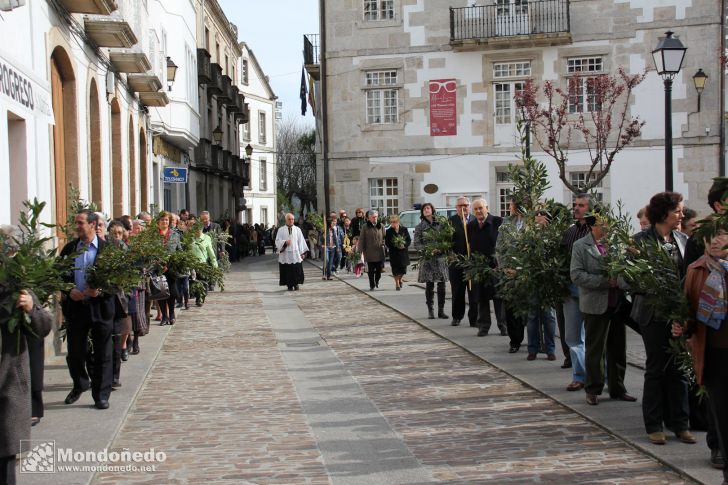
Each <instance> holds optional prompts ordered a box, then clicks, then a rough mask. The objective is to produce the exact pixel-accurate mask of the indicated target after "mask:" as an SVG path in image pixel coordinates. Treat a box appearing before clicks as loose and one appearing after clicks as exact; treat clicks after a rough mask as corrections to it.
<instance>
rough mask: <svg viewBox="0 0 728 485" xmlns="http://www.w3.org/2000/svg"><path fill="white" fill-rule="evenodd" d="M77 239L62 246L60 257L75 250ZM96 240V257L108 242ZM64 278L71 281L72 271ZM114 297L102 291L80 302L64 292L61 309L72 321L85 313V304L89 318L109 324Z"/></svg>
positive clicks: (113, 307)
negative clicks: (96, 295) (97, 242)
mask: <svg viewBox="0 0 728 485" xmlns="http://www.w3.org/2000/svg"><path fill="white" fill-rule="evenodd" d="M78 241H79V239H74V240H73V241H71V242H69V243H67V244H66V245H65V246H63V250H62V251H61V257H62V258H66V257H70V255H72V254H73V253H74V252H75V251H76V246H77V245H78ZM98 241H99V247H98V251H97V253H96V257H98V255H99V254H101V252H102V251H103V250H104V248H105V247H106V246H107V244H108V243H107V242H106V241H104V240H103V239H98ZM65 280H66V281H68V282H70V283H73V281H74V277H73V271H71V272H69V273H68V274H67V275H66V277H65ZM115 298H116V296H115V295H105V294H103V293H102V294H101V295H100V296H98V297H96V298H89V299H88V300H86V301H82V302H81V301H73V300H72V299H71V297H70V296H69V293H65V292H64V293H63V298H62V300H61V309H62V310H63V316H64V317H65V319H66V320H69V321H73V320H74V319H78V318H81V317H83V316H84V315H86V312H85V308H84V306H87V307H88V310H89V312H90V314H91V320H92V321H93V322H100V323H107V324H109V325H110V324H112V323H113V321H114V314H115V310H116V305H115Z"/></svg>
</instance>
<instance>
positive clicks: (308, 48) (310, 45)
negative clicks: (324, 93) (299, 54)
mask: <svg viewBox="0 0 728 485" xmlns="http://www.w3.org/2000/svg"><path fill="white" fill-rule="evenodd" d="M319 38H320V36H319V34H304V36H303V64H304V65H305V67H306V71H307V72H308V74H309V75H310V76H311V77H312V78H314V79H315V80H317V81H318V80H319V75H320V66H319V65H320V62H319V54H320V49H319Z"/></svg>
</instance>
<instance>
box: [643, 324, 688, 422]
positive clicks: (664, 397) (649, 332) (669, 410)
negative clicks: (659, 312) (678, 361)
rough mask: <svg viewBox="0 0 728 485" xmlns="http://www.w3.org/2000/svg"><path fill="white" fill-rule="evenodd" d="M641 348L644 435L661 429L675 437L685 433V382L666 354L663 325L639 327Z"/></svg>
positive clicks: (667, 344)
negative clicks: (643, 355)
mask: <svg viewBox="0 0 728 485" xmlns="http://www.w3.org/2000/svg"><path fill="white" fill-rule="evenodd" d="M642 341H643V342H644V344H645V353H646V354H647V360H646V361H645V386H644V391H643V393H642V416H643V418H644V421H645V429H646V430H647V432H648V433H654V432H656V431H662V430H663V427H662V424H663V422H664V423H665V426H666V427H667V428H668V429H669V430H671V431H673V432H675V433H677V432H680V431H685V430H687V429H688V425H689V423H688V416H689V410H688V381H687V378H686V377H685V375H684V374H683V373H682V371H680V369H678V367H677V366H676V365H675V359H673V358H672V354H670V351H669V348H670V328H669V327H668V325H667V323H665V322H651V323H650V324H649V325H643V326H642Z"/></svg>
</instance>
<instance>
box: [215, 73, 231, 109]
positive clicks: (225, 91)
mask: <svg viewBox="0 0 728 485" xmlns="http://www.w3.org/2000/svg"><path fill="white" fill-rule="evenodd" d="M217 102H218V103H222V104H230V103H233V102H234V101H233V80H232V79H230V76H228V75H227V74H223V75H222V83H221V85H220V93H219V94H218V95H217Z"/></svg>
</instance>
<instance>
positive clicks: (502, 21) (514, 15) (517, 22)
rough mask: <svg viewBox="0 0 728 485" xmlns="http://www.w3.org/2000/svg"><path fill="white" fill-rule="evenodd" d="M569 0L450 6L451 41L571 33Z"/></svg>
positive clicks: (516, 0) (525, 0) (518, 0)
mask: <svg viewBox="0 0 728 485" xmlns="http://www.w3.org/2000/svg"><path fill="white" fill-rule="evenodd" d="M569 22H570V21H569V0H540V1H534V2H528V1H527V0H515V2H514V3H504V4H500V5H476V6H472V7H457V8H455V7H451V8H450V42H451V43H456V44H457V43H462V42H464V41H478V40H484V39H495V38H507V37H516V36H536V37H537V36H543V35H544V34H546V35H548V34H560V33H569V32H570V23H569Z"/></svg>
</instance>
